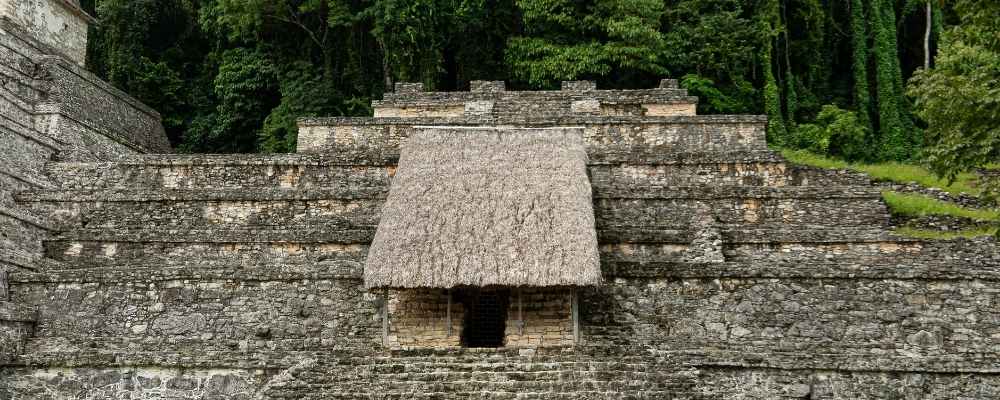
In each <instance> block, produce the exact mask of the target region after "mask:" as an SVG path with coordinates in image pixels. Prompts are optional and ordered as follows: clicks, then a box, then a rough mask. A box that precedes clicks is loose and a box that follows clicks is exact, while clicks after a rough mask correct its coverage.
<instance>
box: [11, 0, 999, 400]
mask: <svg viewBox="0 0 1000 400" xmlns="http://www.w3.org/2000/svg"><path fill="white" fill-rule="evenodd" d="M0 16H2V19H0V78H2V79H0V81H2V85H3V86H2V89H0V110H2V112H3V114H2V118H0V149H2V153H0V154H2V157H0V233H2V236H0V239H2V241H0V399H4V400H6V399H17V400H20V399H95V400H96V399H122V400H124V399H432V398H433V399H468V398H476V399H515V398H516V399H531V398H537V399H609V398H621V399H625V398H628V399H995V398H1000V250H998V247H997V245H996V243H995V241H993V240H986V239H981V240H954V241H926V240H918V239H910V238H903V237H898V236H895V235H893V234H892V233H891V232H890V230H889V229H888V225H887V221H888V213H887V211H886V208H885V205H884V203H883V202H882V201H881V197H880V193H879V191H878V189H877V188H875V187H873V186H871V185H870V182H869V179H868V177H866V176H865V175H862V174H858V173H853V172H847V171H831V170H820V169H813V168H808V167H802V166H796V165H791V164H789V163H787V162H786V161H785V160H784V159H782V158H781V157H780V156H779V155H777V154H775V153H774V152H772V151H771V150H769V149H768V147H767V146H766V143H765V139H764V138H765V127H766V119H765V118H764V117H760V116H699V115H696V114H695V105H696V103H697V99H695V98H692V97H690V96H688V95H687V93H686V92H685V91H684V90H681V89H678V88H677V83H676V82H675V81H673V80H663V81H662V82H661V83H660V84H659V87H656V88H652V89H642V90H625V91H621V90H599V89H598V88H596V87H595V86H594V84H593V83H590V82H565V83H563V86H562V89H561V90H553V91H526V92H516V91H507V90H506V89H505V87H504V84H503V83H502V82H472V84H471V90H470V91H466V92H449V93H440V92H425V91H423V90H422V88H421V87H420V85H417V84H397V85H396V87H395V88H394V90H393V92H391V93H386V94H385V96H384V99H383V100H381V101H377V102H375V104H374V109H375V112H374V114H375V115H374V118H320V119H304V120H301V121H300V127H299V142H298V154H284V155H175V154H169V153H170V148H169V146H168V144H167V141H166V139H165V137H164V134H163V130H162V128H161V126H160V124H159V116H158V114H156V112H155V111H153V110H150V109H149V108H148V107H145V106H143V105H142V104H140V103H139V102H137V101H135V100H134V99H132V98H130V97H128V96H127V95H125V94H124V93H121V92H120V91H118V90H115V89H114V88H112V87H110V86H109V85H107V84H106V83H103V82H101V81H100V80H98V79H96V78H95V77H94V76H93V75H92V74H90V73H89V72H87V71H86V70H85V69H83V68H82V67H81V66H80V64H81V62H82V59H83V57H82V54H83V49H84V48H85V42H86V24H87V22H88V20H89V17H87V16H86V14H84V13H83V12H82V11H80V10H79V8H78V5H77V4H76V3H75V2H74V1H70V0H44V1H43V0H32V1H27V0H0Z"/></svg>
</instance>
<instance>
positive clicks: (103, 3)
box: [84, 0, 1000, 175]
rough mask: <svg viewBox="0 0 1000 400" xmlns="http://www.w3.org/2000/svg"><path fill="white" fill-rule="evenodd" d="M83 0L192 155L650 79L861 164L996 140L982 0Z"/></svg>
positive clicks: (99, 57) (95, 36) (951, 152)
mask: <svg viewBox="0 0 1000 400" xmlns="http://www.w3.org/2000/svg"><path fill="white" fill-rule="evenodd" d="M84 4H85V8H88V9H89V11H91V12H93V13H94V14H95V15H96V16H97V18H98V19H99V21H100V23H99V24H98V25H96V26H95V27H94V28H93V30H92V32H91V52H90V56H89V60H88V62H89V64H90V68H91V69H92V70H94V71H95V72H97V73H98V74H99V75H100V76H102V77H104V78H106V79H108V80H109V81H111V82H112V83H114V84H115V85H117V86H119V87H121V88H123V89H124V90H126V91H128V92H129V93H132V94H133V95H135V96H136V97H138V98H139V99H141V100H142V101H144V102H146V103H148V104H150V105H151V106H153V107H154V108H156V109H158V110H160V111H161V112H162V114H163V115H164V124H165V126H166V128H167V131H168V133H169V136H170V138H171V140H172V141H173V143H174V144H175V145H177V146H178V148H180V149H182V150H184V151H190V152H255V151H263V152H284V151H294V144H295V132H296V129H295V120H296V118H298V117H302V116H321V115H366V114H368V113H370V109H369V104H370V102H371V100H373V99H378V98H380V97H381V95H382V93H383V91H384V90H385V89H386V88H391V86H392V83H393V82H397V81H418V82H423V83H424V85H425V86H426V87H428V88H431V89H434V90H461V89H466V88H467V87H468V82H469V81H470V80H476V79H481V80H506V81H508V84H509V86H511V87H513V88H515V89H539V88H553V87H557V86H558V83H559V81H561V80H572V79H593V80H597V81H598V85H599V86H600V87H604V88H646V87H652V86H654V85H655V83H656V82H657V80H658V79H660V78H662V77H677V78H681V82H682V85H683V86H684V87H685V88H687V89H689V91H690V92H691V93H693V94H694V95H697V96H700V97H701V104H700V105H699V111H700V112H702V113H759V114H767V115H768V116H769V117H770V124H771V125H770V129H769V141H770V142H771V144H772V145H776V146H783V147H789V148H804V149H811V150H812V151H817V152H821V153H823V154H826V155H829V156H835V157H841V158H846V159H848V160H851V161H869V162H874V161H913V160H917V159H919V158H921V157H923V156H924V155H925V154H926V156H927V157H928V158H929V159H930V160H931V162H932V163H934V165H936V166H937V169H938V170H939V171H941V173H944V174H949V175H954V174H956V173H957V171H960V170H967V169H968V168H969V167H971V166H975V165H982V164H983V163H984V162H985V161H984V160H986V159H990V158H993V159H994V160H995V159H996V156H997V151H998V150H997V149H1000V139H998V134H997V126H1000V124H998V123H997V119H998V118H1000V117H998V115H1000V114H998V112H997V111H996V110H997V108H996V107H997V104H1000V97H998V95H997V93H998V92H997V90H998V89H997V79H998V75H1000V73H998V68H1000V67H998V65H1000V52H998V48H997V45H998V43H997V39H996V38H997V37H998V32H997V25H996V24H995V23H994V22H992V21H991V18H992V17H990V16H991V15H992V16H995V15H998V12H1000V10H998V7H997V1H996V0H988V1H972V0H958V1H955V2H940V0H932V1H930V2H928V0H89V1H88V0H84ZM977 4H989V6H988V7H984V8H982V9H979V8H977V7H979V6H977ZM928 10H929V11H930V12H929V13H928ZM928 16H930V18H928ZM939 42H941V45H940V46H939ZM939 47H940V55H938V56H937V57H936V60H935V59H934V55H935V54H937V52H938V48H939ZM931 60H934V62H933V63H931ZM926 67H930V70H929V71H928V72H919V73H917V78H916V80H915V83H914V85H913V86H912V87H911V88H910V90H909V91H907V81H908V80H909V78H910V77H911V76H913V75H914V73H915V71H918V69H924V68H926ZM908 96H913V97H908ZM955 97H959V99H957V100H956V99H955ZM918 117H919V118H918ZM954 118H960V121H961V122H959V123H958V124H952V123H951V122H949V121H952V120H953V119H954ZM925 132H926V135H927V138H926V140H925V138H924V136H925Z"/></svg>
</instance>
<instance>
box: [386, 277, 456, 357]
mask: <svg viewBox="0 0 1000 400" xmlns="http://www.w3.org/2000/svg"><path fill="white" fill-rule="evenodd" d="M449 296H450V294H449V293H448V291H447V290H446V289H421V290H392V291H391V294H390V295H389V298H388V299H389V315H388V317H389V337H388V343H387V344H388V345H389V346H390V347H393V348H441V347H460V346H461V345H462V343H461V340H462V328H463V324H462V320H463V318H465V307H463V305H462V303H461V302H456V301H452V302H451V311H450V313H449V311H448V297H449ZM449 318H450V319H449Z"/></svg>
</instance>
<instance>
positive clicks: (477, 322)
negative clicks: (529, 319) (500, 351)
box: [461, 289, 510, 347]
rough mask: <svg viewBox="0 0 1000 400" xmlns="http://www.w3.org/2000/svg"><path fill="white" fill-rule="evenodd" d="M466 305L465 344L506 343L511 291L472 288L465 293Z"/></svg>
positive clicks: (490, 344) (464, 304) (463, 300)
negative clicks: (505, 332)
mask: <svg viewBox="0 0 1000 400" xmlns="http://www.w3.org/2000/svg"><path fill="white" fill-rule="evenodd" d="M461 301H462V306H463V307H464V308H465V320H464V321H463V322H462V323H463V325H462V345H463V346H465V347H502V346H503V340H504V331H506V328H507V307H508V306H509V305H510V291H508V290H490V289H468V290H464V291H463V292H462V295H461Z"/></svg>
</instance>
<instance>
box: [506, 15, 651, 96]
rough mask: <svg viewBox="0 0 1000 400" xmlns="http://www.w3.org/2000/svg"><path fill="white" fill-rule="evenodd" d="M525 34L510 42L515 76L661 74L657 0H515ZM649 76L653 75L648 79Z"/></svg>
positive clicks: (551, 79)
mask: <svg viewBox="0 0 1000 400" xmlns="http://www.w3.org/2000/svg"><path fill="white" fill-rule="evenodd" d="M517 5H518V6H519V7H520V8H521V13H522V18H523V24H524V34H523V35H521V36H517V37H514V38H512V39H511V40H510V42H509V43H508V49H507V61H508V65H509V66H510V69H511V73H512V75H513V77H514V78H515V79H520V80H523V81H525V82H527V83H528V84H529V85H532V86H536V87H552V86H554V85H555V84H556V83H557V82H558V81H560V80H571V79H579V78H596V77H607V78H609V80H610V79H616V80H618V81H634V80H635V79H641V78H640V77H641V76H643V75H645V76H649V77H656V76H661V75H664V74H665V73H666V69H665V68H664V67H663V59H662V58H663V53H662V50H663V48H664V40H663V34H662V33H661V32H660V17H661V16H662V15H663V11H664V4H663V1H660V0H594V1H573V0H518V1H517ZM647 80H652V79H647Z"/></svg>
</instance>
